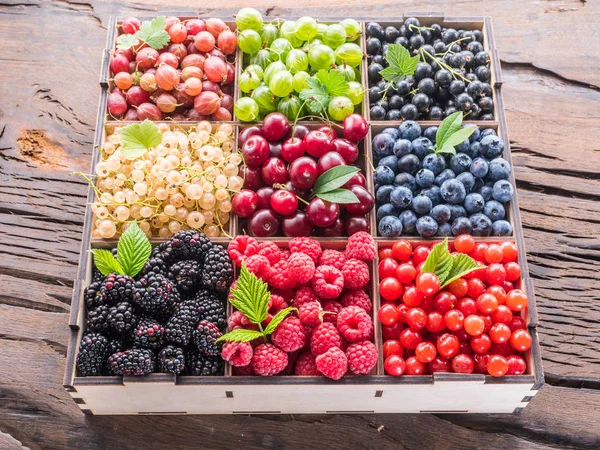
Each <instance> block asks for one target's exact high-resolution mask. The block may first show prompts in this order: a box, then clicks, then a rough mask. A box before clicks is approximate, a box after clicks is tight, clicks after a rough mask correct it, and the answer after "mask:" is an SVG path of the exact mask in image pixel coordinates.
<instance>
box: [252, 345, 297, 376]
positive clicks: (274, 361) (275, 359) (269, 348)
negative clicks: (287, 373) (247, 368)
mask: <svg viewBox="0 0 600 450" xmlns="http://www.w3.org/2000/svg"><path fill="white" fill-rule="evenodd" d="M287 363H288V355H287V353H286V352H284V351H283V350H281V349H279V348H277V347H275V346H274V345H272V344H261V345H259V346H258V347H256V348H255V349H254V355H252V368H253V369H254V371H255V372H256V374H257V375H260V376H263V377H269V376H272V375H277V374H278V373H279V372H281V371H282V370H283V369H285V367H286V366H287Z"/></svg>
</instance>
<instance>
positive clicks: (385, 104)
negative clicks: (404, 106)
mask: <svg viewBox="0 0 600 450" xmlns="http://www.w3.org/2000/svg"><path fill="white" fill-rule="evenodd" d="M375 105H376V106H381V107H382V108H383V109H384V110H385V111H386V112H387V110H388V109H390V105H389V104H388V102H387V101H386V99H385V98H382V99H381V100H379V101H378V102H376V103H375Z"/></svg>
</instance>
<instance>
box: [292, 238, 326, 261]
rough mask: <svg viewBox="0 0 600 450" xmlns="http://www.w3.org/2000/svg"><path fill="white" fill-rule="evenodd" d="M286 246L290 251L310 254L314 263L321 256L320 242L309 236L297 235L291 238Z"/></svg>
mask: <svg viewBox="0 0 600 450" xmlns="http://www.w3.org/2000/svg"><path fill="white" fill-rule="evenodd" d="M288 247H289V249H290V252H292V253H297V252H300V253H305V254H307V255H308V256H310V257H311V258H312V260H313V262H314V263H315V264H316V263H317V261H318V260H319V256H321V251H322V250H321V244H319V242H318V241H315V240H314V239H312V238H309V237H297V238H294V239H292V240H291V241H290V242H289V244H288Z"/></svg>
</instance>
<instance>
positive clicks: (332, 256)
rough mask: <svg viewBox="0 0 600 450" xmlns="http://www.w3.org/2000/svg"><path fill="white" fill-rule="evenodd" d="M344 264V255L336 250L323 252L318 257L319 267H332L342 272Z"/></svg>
mask: <svg viewBox="0 0 600 450" xmlns="http://www.w3.org/2000/svg"><path fill="white" fill-rule="evenodd" d="M345 262H346V255H344V253H343V252H340V251H338V250H331V249H327V250H323V253H321V256H320V257H319V265H320V266H333V267H335V268H336V269H338V270H342V267H343V266H344V263H345Z"/></svg>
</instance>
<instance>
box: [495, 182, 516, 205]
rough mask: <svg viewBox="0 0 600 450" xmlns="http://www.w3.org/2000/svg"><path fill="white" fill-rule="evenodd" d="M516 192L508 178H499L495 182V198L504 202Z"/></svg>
mask: <svg viewBox="0 0 600 450" xmlns="http://www.w3.org/2000/svg"><path fill="white" fill-rule="evenodd" d="M514 194H515V189H514V188H513V185H512V184H510V183H509V182H508V181H506V180H499V181H496V183H494V187H493V191H492V197H493V198H494V200H496V201H498V202H502V203H506V202H507V201H509V200H510V199H511V198H512V197H513V195H514Z"/></svg>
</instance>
